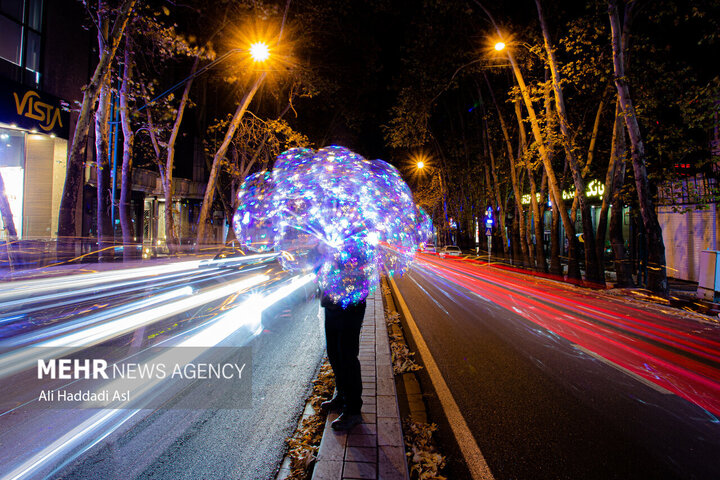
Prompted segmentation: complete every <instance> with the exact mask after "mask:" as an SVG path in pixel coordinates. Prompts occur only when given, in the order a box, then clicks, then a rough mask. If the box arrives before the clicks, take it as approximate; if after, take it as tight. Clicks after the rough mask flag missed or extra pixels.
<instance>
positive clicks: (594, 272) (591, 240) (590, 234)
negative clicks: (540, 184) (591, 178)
mask: <svg viewBox="0 0 720 480" xmlns="http://www.w3.org/2000/svg"><path fill="white" fill-rule="evenodd" d="M535 5H536V6H537V11H538V17H539V19H540V26H541V28H542V32H543V38H544V41H545V50H546V52H547V59H548V66H549V67H550V73H551V77H552V83H553V92H554V93H555V106H556V107H557V114H558V119H559V120H560V131H561V132H562V138H563V146H564V147H565V155H566V156H567V159H568V162H569V163H570V170H571V172H572V177H573V183H574V184H575V191H576V192H577V199H578V202H579V204H580V211H581V212H582V224H583V238H584V239H585V276H586V278H587V280H588V281H590V282H593V283H598V284H601V285H603V284H604V283H605V278H604V277H605V276H604V274H601V272H600V269H599V268H598V262H597V257H596V255H595V232H594V228H593V221H592V215H591V209H590V205H589V204H588V203H587V201H586V199H585V181H584V179H583V176H582V172H581V171H580V165H579V162H578V160H577V157H576V156H575V153H574V150H573V146H572V139H571V136H570V126H569V124H568V117H567V113H566V110H565V100H564V98H563V92H562V87H561V86H560V73H559V71H558V68H557V64H556V61H555V53H554V51H553V47H552V45H551V43H550V34H549V32H548V28H547V24H546V22H545V17H544V16H543V13H542V8H541V6H540V0H535Z"/></svg>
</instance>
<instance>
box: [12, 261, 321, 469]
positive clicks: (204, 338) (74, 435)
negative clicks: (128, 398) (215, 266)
mask: <svg viewBox="0 0 720 480" xmlns="http://www.w3.org/2000/svg"><path fill="white" fill-rule="evenodd" d="M267 279H268V277H267V276H266V275H257V276H255V277H251V278H250V279H246V280H245V282H247V284H246V285H244V288H249V285H253V284H257V283H259V282H262V281H265V280H267ZM314 279H315V275H314V274H308V275H304V276H302V277H294V278H292V279H291V280H290V282H288V283H287V284H285V285H283V286H282V287H280V288H278V289H276V290H275V291H273V292H272V293H270V294H268V295H265V296H262V295H253V296H251V297H250V298H249V299H248V300H246V301H244V302H242V303H241V304H240V305H238V306H236V307H234V308H233V309H232V310H229V311H228V312H226V313H224V314H223V315H222V316H220V317H219V318H218V319H217V320H215V321H213V322H211V323H210V324H209V325H208V326H207V327H204V328H201V329H200V331H198V332H197V333H195V334H193V335H192V336H190V337H189V338H187V339H185V340H184V341H182V342H181V343H180V344H179V345H178V346H183V347H212V346H215V345H217V344H219V343H220V342H221V341H222V340H224V339H225V338H227V337H228V336H230V335H231V334H232V333H234V332H235V331H237V330H238V329H239V328H241V327H243V326H246V325H247V326H255V325H257V326H260V324H261V322H260V319H261V315H262V312H263V310H265V309H266V308H268V307H270V306H272V305H274V304H275V303H277V302H278V301H280V300H282V299H284V298H286V297H287V296H289V295H290V294H292V293H293V292H295V291H297V290H298V289H300V288H301V287H303V286H305V285H307V284H308V283H310V282H312V281H313V280H314ZM239 283H242V282H236V283H234V284H231V285H228V286H226V287H223V288H221V289H215V290H212V291H211V292H205V293H204V294H210V293H215V294H219V293H220V291H222V292H223V293H224V294H225V295H228V294H230V293H233V292H232V291H231V289H232V288H235V289H236V290H235V291H237V289H238V284H239ZM200 295H203V294H200ZM193 298H195V297H193ZM218 298H222V296H219V297H218ZM241 312H242V313H243V314H245V313H249V315H248V316H247V322H240V323H239V322H238V318H237V314H238V313H241ZM146 314H147V313H146ZM158 358H159V357H158ZM156 360H157V359H156ZM192 360H193V359H187V361H188V362H191V361H192ZM155 383H157V382H149V384H148V385H149V386H148V388H149V387H150V386H154V385H155ZM145 390H147V388H146V389H145ZM138 411H139V410H133V411H127V410H121V409H106V410H103V411H101V412H98V413H96V414H95V415H93V416H92V417H90V418H89V419H87V420H85V421H83V422H82V423H81V424H80V425H78V426H77V427H75V428H73V429H72V430H70V431H69V432H67V433H65V434H64V435H62V436H61V437H60V438H58V439H57V440H55V441H54V442H53V443H51V444H50V445H49V446H47V447H45V448H44V449H43V450H41V451H40V452H38V453H37V454H35V455H33V456H32V457H31V458H30V459H28V460H26V461H25V462H23V463H22V464H21V465H20V466H19V467H17V468H15V469H14V470H13V471H12V472H10V473H9V474H6V475H5V476H3V477H2V480H20V479H22V478H27V477H30V476H32V475H33V474H34V473H35V472H36V471H37V470H38V469H40V468H44V466H45V465H47V464H48V463H50V462H52V461H54V460H55V459H56V458H63V457H66V456H68V455H69V454H70V451H71V450H72V449H74V448H77V447H78V446H80V445H82V442H83V440H84V439H85V438H87V437H90V438H92V437H93V436H95V438H94V439H93V441H92V442H91V444H90V445H89V446H85V447H84V448H83V449H82V451H83V452H84V451H87V449H88V448H90V447H92V446H93V445H96V444H97V443H98V442H99V441H101V440H102V439H103V438H105V437H107V436H108V435H110V434H111V433H112V432H113V431H115V430H116V429H117V428H118V427H119V426H120V425H122V424H123V423H124V422H125V421H127V420H128V419H130V418H131V417H132V416H134V415H135V414H136V413H137V412H138ZM120 415H124V418H121V419H119V421H114V420H115V419H116V417H118V416H120ZM75 455H76V456H77V455H79V453H76V454H75Z"/></svg>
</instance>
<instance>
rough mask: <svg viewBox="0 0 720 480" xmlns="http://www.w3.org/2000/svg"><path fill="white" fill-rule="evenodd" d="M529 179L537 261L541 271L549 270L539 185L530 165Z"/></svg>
mask: <svg viewBox="0 0 720 480" xmlns="http://www.w3.org/2000/svg"><path fill="white" fill-rule="evenodd" d="M528 180H529V181H530V206H531V208H532V213H533V217H534V219H535V222H534V224H535V225H534V229H535V261H536V265H537V270H538V271H539V272H547V263H546V260H545V249H544V248H543V225H542V217H541V214H540V204H539V202H538V200H537V196H536V194H537V186H536V184H535V178H534V174H533V172H532V170H531V168H530V167H529V166H528Z"/></svg>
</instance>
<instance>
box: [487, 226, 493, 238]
mask: <svg viewBox="0 0 720 480" xmlns="http://www.w3.org/2000/svg"><path fill="white" fill-rule="evenodd" d="M485 235H487V236H488V237H490V236H492V230H490V229H489V228H486V229H485Z"/></svg>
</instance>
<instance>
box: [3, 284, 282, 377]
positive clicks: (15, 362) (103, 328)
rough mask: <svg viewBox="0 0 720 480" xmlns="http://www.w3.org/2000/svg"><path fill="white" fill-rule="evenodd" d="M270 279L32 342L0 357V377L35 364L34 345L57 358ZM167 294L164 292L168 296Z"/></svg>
mask: <svg viewBox="0 0 720 480" xmlns="http://www.w3.org/2000/svg"><path fill="white" fill-rule="evenodd" d="M269 279H270V277H268V276H267V275H253V276H252V277H249V278H245V279H243V280H240V281H237V282H232V283H230V284H228V285H225V286H222V287H219V288H214V289H212V290H209V291H206V292H202V293H198V294H195V295H192V296H189V297H186V298H183V299H180V300H177V301H172V302H168V303H165V304H162V305H159V306H157V307H154V308H151V309H149V310H143V311H140V312H136V313H133V314H130V315H126V316H122V317H119V318H115V319H113V320H109V321H107V322H103V323H99V324H97V325H94V326H91V327H88V328H84V329H82V330H79V331H76V332H72V333H69V334H66V335H61V336H59V337H56V338H53V339H50V340H46V341H42V342H38V343H36V344H34V345H33V347H26V348H23V349H20V350H18V351H15V352H11V353H9V354H7V355H4V356H3V357H2V358H0V378H2V377H6V376H8V375H11V374H13V373H16V372H19V371H22V370H23V369H25V368H28V367H30V366H32V365H34V364H35V362H36V361H37V358H36V357H37V352H36V351H33V348H34V347H55V348H56V350H54V351H48V352H47V356H48V357H51V356H52V357H59V356H62V355H63V354H67V353H69V352H71V351H75V350H78V349H80V348H84V347H89V346H92V345H96V344H98V343H101V342H103V341H105V340H109V339H111V338H114V337H116V336H118V335H122V334H125V333H129V332H132V331H133V330H135V329H137V328H140V327H142V326H145V325H150V324H152V323H155V322H157V321H159V320H162V319H165V318H168V317H171V316H173V315H177V314H180V313H182V312H185V311H187V310H190V309H192V308H196V307H200V306H202V305H205V304H206V303H210V302H213V301H216V300H219V299H221V298H223V297H227V296H229V295H232V294H233V293H239V292H241V291H243V290H246V289H248V288H251V287H254V286H255V285H258V284H260V283H262V282H265V281H267V280H269ZM191 291H192V290H191V289H190V287H183V288H181V289H179V290H178V291H177V292H175V293H176V295H174V296H175V297H176V296H178V295H182V294H185V295H188V294H190V293H191ZM170 293H172V292H170ZM170 293H167V294H165V295H170Z"/></svg>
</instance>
